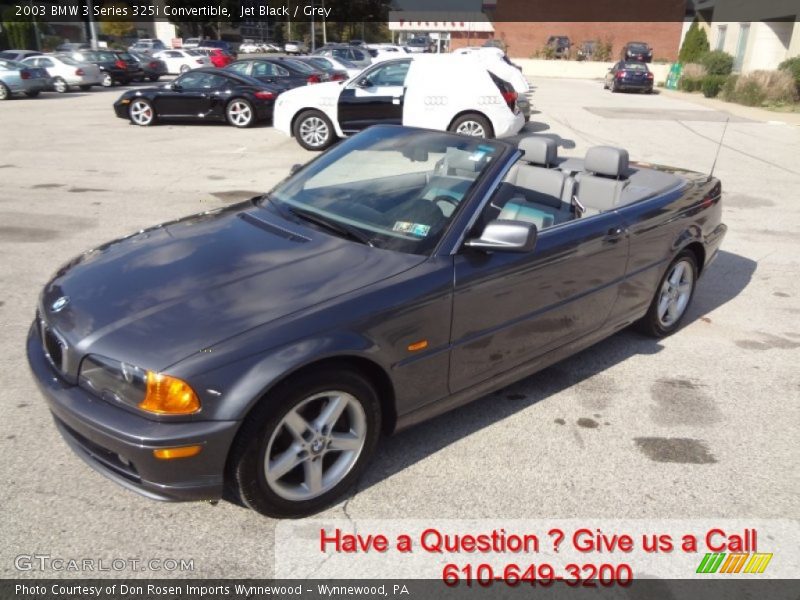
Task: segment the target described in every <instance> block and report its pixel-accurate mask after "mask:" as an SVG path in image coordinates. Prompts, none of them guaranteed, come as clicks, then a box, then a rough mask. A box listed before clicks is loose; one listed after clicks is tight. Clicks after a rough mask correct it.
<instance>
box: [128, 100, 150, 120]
mask: <svg viewBox="0 0 800 600" xmlns="http://www.w3.org/2000/svg"><path fill="white" fill-rule="evenodd" d="M128 118H129V119H130V120H131V123H133V124H134V125H139V126H140V127H149V126H150V125H152V124H153V123H155V122H156V109H155V108H153V105H152V104H151V103H150V101H149V100H145V99H144V98H136V99H135V100H134V101H133V102H131V106H130V108H129V109H128Z"/></svg>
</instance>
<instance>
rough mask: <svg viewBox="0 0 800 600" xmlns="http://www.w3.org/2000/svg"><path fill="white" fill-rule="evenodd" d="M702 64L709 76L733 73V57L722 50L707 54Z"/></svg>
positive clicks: (702, 59)
mask: <svg viewBox="0 0 800 600" xmlns="http://www.w3.org/2000/svg"><path fill="white" fill-rule="evenodd" d="M700 63H701V64H702V65H703V66H704V67H705V68H706V71H707V72H708V74H709V75H730V74H731V71H733V56H731V55H730V54H728V53H727V52H723V51H722V50H714V51H712V52H706V53H705V54H704V55H703V57H702V58H701V59H700Z"/></svg>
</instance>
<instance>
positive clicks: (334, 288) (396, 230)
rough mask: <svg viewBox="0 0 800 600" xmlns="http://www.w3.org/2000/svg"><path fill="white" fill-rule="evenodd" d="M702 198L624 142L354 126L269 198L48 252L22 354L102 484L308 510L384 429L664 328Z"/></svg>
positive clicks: (275, 510)
mask: <svg viewBox="0 0 800 600" xmlns="http://www.w3.org/2000/svg"><path fill="white" fill-rule="evenodd" d="M720 199H721V188H720V182H719V181H718V180H717V179H715V178H713V177H711V176H708V175H705V174H700V173H694V172H689V171H684V170H680V169H674V168H666V167H658V166H652V165H644V164H637V163H633V162H629V160H628V153H627V152H626V151H625V150H623V149H621V148H614V147H608V146H603V147H595V148H590V149H589V150H588V152H587V153H586V155H585V157H582V158H575V157H573V158H560V157H559V156H558V155H557V148H556V146H555V144H554V143H553V142H552V140H549V139H547V138H542V137H536V136H532V137H527V138H524V139H523V140H522V141H521V142H520V143H519V144H518V145H513V144H511V143H508V142H503V141H496V140H484V139H478V138H472V137H464V136H459V135H452V134H448V133H442V132H436V131H427V130H420V129H411V128H405V127H399V126H377V127H372V128H370V129H368V130H365V131H364V132H362V133H360V134H358V135H356V136H354V137H352V138H350V139H348V140H346V141H343V142H342V143H340V144H338V145H337V146H335V147H334V148H332V149H330V150H329V151H327V152H325V153H324V154H322V155H320V156H319V157H318V158H316V159H315V160H313V161H311V162H310V163H308V164H306V165H305V166H303V167H300V168H299V169H297V170H293V173H292V174H291V175H290V176H289V177H288V178H287V179H285V180H284V181H283V182H281V183H280V184H279V185H278V186H277V187H275V188H274V189H273V190H272V191H271V192H269V193H267V194H265V195H263V196H260V197H256V198H253V199H251V200H250V201H248V202H245V203H242V204H237V205H234V206H230V207H228V208H224V209H221V210H216V211H209V212H205V213H202V214H199V215H195V216H191V217H188V218H185V219H181V220H178V221H174V222H170V223H164V224H161V225H157V226H155V227H152V228H150V229H147V230H144V231H140V232H137V233H135V234H133V235H131V236H128V237H126V238H122V239H119V240H115V241H112V242H109V243H107V244H104V245H102V246H100V247H98V248H95V249H92V250H89V251H88V252H85V253H84V254H82V255H80V256H78V257H76V258H75V259H73V260H71V261H70V262H69V263H67V264H65V265H63V266H62V267H61V268H60V269H59V270H58V271H57V272H56V273H55V275H54V276H53V278H52V279H51V281H49V282H48V283H47V284H46V286H45V288H44V290H43V291H42V293H41V296H40V299H39V303H38V308H37V313H36V318H35V321H34V323H33V325H32V327H31V329H30V335H29V337H28V341H27V354H28V360H29V363H30V366H31V369H32V370H33V373H34V376H35V378H36V380H37V382H38V384H39V387H40V388H41V390H42V392H43V394H44V396H45V398H46V399H47V401H48V403H49V407H50V410H51V411H52V414H53V417H54V420H55V424H56V426H57V427H58V429H59V431H60V432H61V434H62V435H63V437H64V439H65V440H66V442H67V444H69V445H70V446H71V447H72V449H73V450H74V451H75V452H76V453H77V454H78V455H79V456H80V457H82V458H83V459H84V460H85V461H86V462H87V463H88V464H89V465H91V466H92V467H93V468H94V469H96V470H98V471H100V472H101V473H103V474H104V475H106V476H108V477H109V478H111V479H112V480H114V481H116V482H117V483H119V484H121V485H123V486H125V487H127V488H129V489H131V490H135V491H137V492H139V493H141V494H144V495H145V496H148V497H150V498H154V499H160V500H200V499H209V500H211V499H217V498H220V497H222V495H223V492H224V491H225V490H226V489H227V490H229V491H230V492H231V493H233V494H235V495H237V496H238V497H239V498H240V499H241V500H242V501H243V502H244V503H245V504H246V505H248V506H250V507H251V508H253V509H255V510H257V511H259V512H261V513H263V514H265V515H271V516H276V517H298V516H301V515H307V514H310V513H314V512H316V511H319V510H320V509H322V508H323V507H325V506H326V505H328V504H330V503H332V502H334V501H336V500H337V499H339V498H341V497H342V495H343V494H344V492H345V491H346V490H347V488H348V487H349V486H350V485H351V484H353V483H354V482H355V480H356V479H357V478H358V477H359V475H360V474H361V473H362V472H363V470H364V469H365V467H366V465H367V462H368V460H369V458H370V456H371V455H372V454H373V453H374V452H375V449H376V445H377V444H378V440H379V438H380V437H381V434H390V433H392V432H394V431H397V430H399V429H402V428H405V427H408V426H410V425H413V424H415V423H418V422H420V421H422V420H425V419H428V418H430V417H433V416H435V415H437V414H440V413H442V412H444V411H448V410H451V409H454V408H456V407H458V406H459V405H462V404H464V403H466V402H469V401H471V400H474V399H476V398H479V397H481V396H484V395H485V394H487V393H489V392H491V391H493V390H495V389H498V388H501V387H503V386H506V385H508V384H510V383H512V382H513V381H516V380H518V379H521V378H524V377H526V376H528V375H530V374H532V373H534V372H536V371H538V370H540V369H543V368H544V367H546V366H548V365H550V364H552V363H554V362H556V361H558V360H561V359H563V358H565V357H567V356H569V355H571V354H574V353H576V352H578V351H579V350H581V349H583V348H586V347H587V346H589V345H591V344H594V343H595V342H597V341H598V340H601V339H602V338H605V337H607V336H609V335H611V334H613V333H614V332H617V331H619V330H621V329H623V328H625V327H628V326H629V325H633V324H635V325H636V326H637V327H639V328H640V329H642V330H643V331H645V332H647V333H649V334H651V335H654V336H664V335H668V334H670V333H672V332H674V331H675V330H676V329H677V328H678V327H679V326H680V324H681V322H682V319H683V318H684V316H685V315H686V312H687V307H688V306H689V303H690V301H691V299H692V295H693V292H694V290H695V286H696V284H697V281H698V279H699V278H700V276H701V275H702V274H703V272H704V271H705V269H706V268H708V265H709V263H711V261H712V260H713V259H714V257H715V255H716V253H717V251H718V249H719V246H720V243H721V242H722V239H723V237H724V234H725V231H726V227H725V225H723V224H722V223H721V212H722V207H721V201H720ZM541 459H542V460H546V457H542V458H541Z"/></svg>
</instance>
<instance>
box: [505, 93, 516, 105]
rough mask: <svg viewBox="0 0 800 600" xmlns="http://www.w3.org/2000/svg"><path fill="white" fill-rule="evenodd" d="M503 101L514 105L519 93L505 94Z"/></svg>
mask: <svg viewBox="0 0 800 600" xmlns="http://www.w3.org/2000/svg"><path fill="white" fill-rule="evenodd" d="M503 99H504V100H505V101H506V102H508V103H509V104H512V103H514V102H516V101H517V92H503Z"/></svg>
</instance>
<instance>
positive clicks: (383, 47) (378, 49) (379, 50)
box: [365, 44, 409, 59]
mask: <svg viewBox="0 0 800 600" xmlns="http://www.w3.org/2000/svg"><path fill="white" fill-rule="evenodd" d="M365 49H366V51H367V52H368V53H369V55H370V57H372V58H373V59H375V58H378V57H380V58H400V57H401V56H403V55H404V54H409V51H408V50H407V49H406V48H404V47H403V46H395V45H394V44H369V45H367V46H366V48H365Z"/></svg>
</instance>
